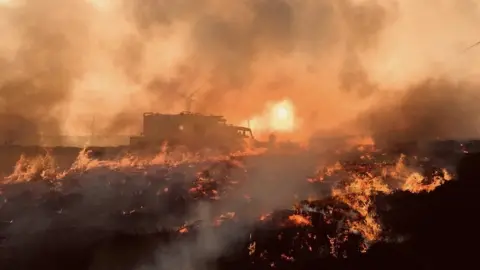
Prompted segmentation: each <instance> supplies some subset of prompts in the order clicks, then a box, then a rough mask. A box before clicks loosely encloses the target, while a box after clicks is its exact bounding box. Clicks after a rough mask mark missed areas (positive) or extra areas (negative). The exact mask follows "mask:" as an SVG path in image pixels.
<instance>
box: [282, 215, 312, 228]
mask: <svg viewBox="0 0 480 270" xmlns="http://www.w3.org/2000/svg"><path fill="white" fill-rule="evenodd" d="M288 219H289V220H290V221H292V222H293V223H295V224H297V225H301V226H310V225H312V223H311V222H310V220H308V219H307V218H305V217H304V216H301V215H291V216H289V217H288Z"/></svg>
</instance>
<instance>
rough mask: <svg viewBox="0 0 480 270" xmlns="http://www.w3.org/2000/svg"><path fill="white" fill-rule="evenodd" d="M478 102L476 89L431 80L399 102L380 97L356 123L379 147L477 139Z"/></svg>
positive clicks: (479, 118)
mask: <svg viewBox="0 0 480 270" xmlns="http://www.w3.org/2000/svg"><path fill="white" fill-rule="evenodd" d="M478 102H480V95H479V92H478V85H474V84H473V85H472V84H468V83H464V82H453V81H451V80H448V79H445V78H439V79H433V78H432V79H428V80H425V81H422V82H419V83H417V84H414V85H412V86H411V87H410V88H409V89H407V90H406V91H405V92H404V93H402V94H401V97H400V98H398V94H397V95H396V96H394V98H389V97H384V98H383V103H381V104H379V105H378V106H375V107H372V108H371V109H370V110H369V111H367V112H365V113H364V114H363V115H361V116H360V123H361V125H364V126H363V128H366V129H367V130H368V131H369V132H371V134H373V137H374V139H375V140H376V142H377V143H380V144H382V143H383V144H385V143H387V144H389V143H395V142H409V141H416V140H420V141H422V140H424V141H427V140H435V139H464V140H466V139H467V140H468V139H474V138H478V136H479V135H480V130H479V125H480V109H479V108H478V106H477V104H478Z"/></svg>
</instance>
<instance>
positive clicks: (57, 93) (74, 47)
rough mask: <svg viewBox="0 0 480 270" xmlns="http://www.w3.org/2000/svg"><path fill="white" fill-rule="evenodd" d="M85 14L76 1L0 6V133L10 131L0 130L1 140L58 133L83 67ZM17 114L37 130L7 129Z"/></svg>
mask: <svg viewBox="0 0 480 270" xmlns="http://www.w3.org/2000/svg"><path fill="white" fill-rule="evenodd" d="M53 10H55V11H54V12H53ZM87 12H88V6H87V5H86V4H85V3H84V1H80V0H76V1H72V2H71V3H69V4H68V5H65V2H64V1H58V0H48V1H41V2H39V1H24V2H22V3H21V4H19V5H16V6H14V7H12V8H8V7H7V8H2V9H1V10H0V14H1V15H0V18H1V20H2V24H1V28H2V29H1V31H2V36H3V37H2V42H5V44H4V45H3V46H2V48H0V49H5V51H6V53H5V54H3V50H0V52H1V54H0V59H2V61H0V65H1V67H0V70H2V72H1V74H0V113H1V114H3V116H2V121H1V123H0V132H2V133H4V132H6V133H8V132H13V137H12V138H4V136H3V135H4V134H2V139H5V140H10V139H13V140H15V139H18V138H19V136H20V135H23V136H26V137H28V138H29V139H31V140H36V139H38V136H39V133H44V134H47V135H59V134H60V133H61V129H62V126H61V124H60V122H61V121H63V120H64V119H63V118H62V117H61V115H63V114H64V112H65V109H66V108H67V105H68V102H69V98H70V96H71V93H72V90H73V85H74V83H75V80H77V79H81V76H82V74H83V71H84V63H83V61H82V60H83V59H82V54H83V52H84V51H85V43H86V41H87V40H88V39H89V29H88V20H87V17H86V16H84V15H86V14H88V13H87ZM12 37H14V38H12ZM9 45H15V46H14V47H10V46H9ZM18 117H22V118H23V119H25V120H24V122H30V124H29V125H26V126H32V125H33V126H36V128H25V129H24V128H22V127H23V126H25V125H22V124H18V125H17V126H19V127H20V128H12V127H13V126H14V125H16V124H15V123H13V122H16V121H17V119H18ZM18 129H20V130H18ZM28 133H30V134H28ZM7 136H8V134H7ZM36 143H39V142H38V141H37V142H36Z"/></svg>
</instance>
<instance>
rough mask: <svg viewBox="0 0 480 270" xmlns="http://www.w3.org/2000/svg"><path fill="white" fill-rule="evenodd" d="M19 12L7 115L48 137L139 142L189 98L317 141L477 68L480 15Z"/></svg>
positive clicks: (337, 8) (97, 5)
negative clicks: (317, 134) (281, 112)
mask: <svg viewBox="0 0 480 270" xmlns="http://www.w3.org/2000/svg"><path fill="white" fill-rule="evenodd" d="M12 1H16V2H17V4H15V5H10V6H2V7H0V12H1V18H0V27H1V29H0V30H3V31H1V32H2V36H4V37H5V38H4V40H6V41H7V42H5V43H4V44H2V45H1V46H0V70H1V71H2V73H1V75H0V89H1V92H0V109H1V110H2V113H4V114H16V115H20V116H21V117H23V118H24V119H26V121H29V122H31V123H32V124H33V125H34V126H36V127H37V128H36V129H37V130H38V132H37V133H42V134H60V133H63V134H70V135H74V134H77V133H78V132H80V133H87V134H90V133H91V132H90V128H91V119H92V116H95V119H96V121H95V123H96V125H97V126H96V127H95V130H96V132H97V133H99V134H105V135H107V134H109V135H115V134H125V133H126V132H135V133H139V132H140V126H141V115H142V113H143V112H147V111H158V112H166V113H175V112H179V111H182V110H185V109H186V108H187V104H188V103H189V102H188V100H187V98H186V97H193V98H192V102H191V105H192V108H191V109H192V110H194V111H196V112H200V113H209V114H210V113H214V114H222V115H225V116H226V117H227V119H229V121H230V122H232V123H240V122H243V121H244V120H246V119H249V118H251V117H253V116H255V115H256V114H258V113H261V112H262V111H264V110H265V106H266V104H267V103H270V102H272V101H280V100H283V99H290V100H291V101H292V102H293V104H294V105H295V108H296V112H297V114H298V117H299V119H300V120H301V123H303V126H302V129H304V131H305V132H313V131H314V129H322V128H327V127H331V126H338V125H339V124H341V123H343V122H344V121H346V120H349V119H355V118H358V117H359V116H358V114H361V112H362V111H363V110H365V109H366V108H367V107H369V106H370V105H372V104H371V102H372V100H379V98H378V96H383V95H385V92H391V89H393V88H395V89H397V90H398V89H399V91H398V92H397V93H398V96H397V98H396V99H397V100H401V99H402V100H403V99H404V97H403V96H404V95H405V94H406V93H408V92H409V91H410V90H409V89H415V85H417V84H419V83H421V82H422V81H425V80H429V79H431V78H439V77H442V78H443V79H444V80H447V81H448V80H452V81H455V80H456V79H458V78H459V77H460V76H463V77H466V76H467V75H468V76H470V77H468V79H466V80H465V81H469V82H470V81H471V78H474V77H475V76H473V75H472V74H473V73H474V70H475V69H474V67H475V65H474V63H476V61H473V60H475V59H476V57H475V56H474V57H472V56H469V57H464V59H460V60H459V59H458V57H457V56H455V55H454V53H453V52H455V51H461V49H460V48H465V47H467V46H468V45H470V44H473V43H474V42H476V41H478V40H477V39H476V38H472V37H473V36H474V31H475V28H474V27H473V25H476V23H477V19H476V18H478V16H476V15H477V13H480V12H479V11H478V2H477V1H468V3H466V2H465V3H463V4H458V3H457V2H455V1H449V0H442V1H440V2H432V1H430V0H428V1H426V2H416V1H410V0H407V1H395V0H385V1H375V0H340V1H333V0H319V1H313V0H305V1H299V0H259V1H254V0H247V1H228V2H227V1H219V0H180V1H166V0H145V1H127V0H123V1H107V0H74V1H68V4H67V3H66V2H65V1H59V0H44V1H34V0H28V1H19V0H12ZM427 2H428V3H427ZM434 3H436V4H435V5H433V4H434ZM422 18H423V19H422ZM453 25H455V27H453ZM447 37H449V38H447ZM473 53H475V52H470V54H473ZM466 58H469V59H466ZM452 59H454V61H453V62H452ZM449 61H450V62H449ZM440 70H441V71H442V72H443V73H444V74H443V76H439V74H438V72H439V71H440ZM452 83H453V82H452ZM459 87H460V86H459ZM461 87H463V86H461ZM461 87H460V88H461ZM90 93H94V94H90ZM193 93H194V94H193ZM98 97H100V98H98ZM374 97H375V98H376V99H375V98H374ZM380 103H381V102H380ZM373 105H375V106H373V107H372V108H368V109H367V111H372V110H373V108H377V107H378V106H376V104H373ZM362 117H363V116H362ZM6 119H8V117H7V118H6ZM2 125H3V126H8V125H7V124H2ZM2 129H11V128H2ZM132 130H133V131H132ZM17 133H18V132H17Z"/></svg>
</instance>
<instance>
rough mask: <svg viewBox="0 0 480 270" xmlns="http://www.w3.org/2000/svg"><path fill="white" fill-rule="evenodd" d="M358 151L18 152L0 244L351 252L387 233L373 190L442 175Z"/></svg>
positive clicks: (266, 259) (267, 255) (296, 254)
mask: <svg viewBox="0 0 480 270" xmlns="http://www.w3.org/2000/svg"><path fill="white" fill-rule="evenodd" d="M360 152H361V155H360V156H359V157H358V161H355V162H351V161H350V162H345V161H342V160H340V161H335V162H328V161H321V162H322V163H323V165H322V166H319V164H318V162H320V161H317V160H316V159H315V158H314V157H313V156H312V155H311V153H300V154H298V155H297V156H295V157H294V158H295V160H292V156H291V155H284V156H282V155H281V154H275V155H269V154H265V153H264V154H261V155H251V153H249V154H236V155H232V156H228V157H225V156H222V157H218V156H215V157H211V158H199V157H198V156H192V155H190V156H187V155H181V156H180V158H179V157H178V156H176V157H175V158H172V156H171V155H167V154H165V153H161V154H159V155H157V156H155V157H154V158H151V159H148V160H145V159H139V158H138V157H134V156H125V157H123V158H121V159H118V160H97V159H92V158H90V157H89V155H88V154H87V153H86V152H85V151H82V152H81V153H80V154H79V155H78V157H77V159H76V161H75V162H74V163H73V165H72V166H71V168H69V169H67V170H59V169H58V168H57V167H56V165H55V160H54V159H53V158H52V157H51V156H49V155H48V154H47V155H45V156H42V157H37V158H34V159H31V160H28V159H25V158H21V159H20V160H19V161H18V162H17V165H16V167H15V170H14V172H13V173H12V174H11V175H9V176H8V177H5V179H4V181H3V183H2V185H1V187H0V190H1V195H0V196H1V199H2V201H1V203H0V219H1V220H0V221H1V222H2V226H1V227H0V236H1V237H2V239H3V240H2V242H3V243H2V245H3V246H4V247H6V248H22V247H28V246H31V245H34V242H35V241H37V240H36V239H37V238H35V237H33V235H38V234H47V233H51V232H55V231H56V230H62V229H65V228H70V229H74V230H77V231H80V232H81V231H91V230H98V231H103V232H104V233H105V234H106V235H108V234H112V233H113V234H117V233H120V234H133V235H150V234H158V233H161V232H167V233H168V234H170V235H173V236H175V237H177V238H175V237H174V240H172V241H171V242H169V243H168V244H165V246H163V247H162V248H159V249H157V248H153V249H151V250H149V252H150V253H151V254H157V255H156V256H157V257H158V256H160V258H161V261H162V263H163V264H165V263H167V262H169V261H171V260H177V259H178V260H180V259H179V258H178V256H180V255H178V254H177V255H175V256H173V255H171V254H170V253H168V252H167V253H165V249H172V250H176V249H181V250H183V251H184V252H187V253H186V254H187V255H188V256H187V255H186V254H183V253H182V254H181V256H180V257H181V259H182V260H180V261H184V262H183V263H184V265H183V266H184V267H188V265H190V266H191V265H195V264H205V263H208V262H210V261H211V260H216V259H218V258H223V257H224V256H227V255H228V254H227V255H226V254H225V252H226V251H227V250H232V252H233V253H234V254H237V255H238V254H246V257H245V258H244V259H245V260H249V261H251V262H252V263H255V264H258V265H265V267H267V266H269V267H279V265H285V264H293V263H294V262H298V261H299V260H300V261H301V260H304V259H307V258H310V257H318V256H320V257H325V258H327V257H335V258H343V257H348V256H355V254H360V253H364V252H367V251H368V249H369V247H370V246H371V245H372V244H373V243H376V242H381V241H387V240H391V239H393V238H395V237H396V236H392V235H389V232H388V231H385V230H384V228H383V226H382V224H381V222H380V220H379V217H378V213H377V209H376V207H377V204H376V202H375V197H376V196H378V195H381V194H392V193H395V192H397V191H407V192H411V193H422V192H430V191H432V190H434V189H435V188H436V187H438V186H440V185H441V184H443V183H445V182H446V181H450V180H452V179H453V177H452V176H451V175H450V173H449V172H448V170H447V169H445V168H438V169H435V168H434V167H432V166H430V167H431V168H430V169H426V167H425V166H424V165H425V164H423V163H422V162H421V161H420V160H419V159H418V158H416V157H406V156H404V155H402V156H400V157H399V158H397V159H396V160H395V159H392V160H391V162H386V161H385V155H384V154H383V153H381V152H379V151H370V150H366V149H362V151H360ZM380 160H381V161H380ZM432 168H433V169H432ZM25 232H29V233H28V234H26V233H25ZM173 236H172V237H173ZM102 237H105V235H104V236H102ZM102 237H99V238H98V239H96V241H100V240H101V239H102ZM175 239H176V240H175ZM91 240H92V241H95V239H91ZM275 243H276V244H275ZM205 245H207V246H205ZM278 246H282V247H284V248H283V249H282V250H281V251H280V250H279V248H278ZM286 247H288V248H286ZM32 252H40V251H39V250H37V251H32ZM227 253H228V252H227ZM165 254H170V255H168V256H167V255H165ZM229 254H230V253H229ZM172 256H173V257H172ZM176 256H177V257H176ZM184 256H187V257H188V260H187V258H186V257H184ZM238 256H240V255H238ZM242 256H243V255H242ZM185 260H187V261H185ZM157 263H158V262H153V264H157ZM183 266H182V267H183Z"/></svg>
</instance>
